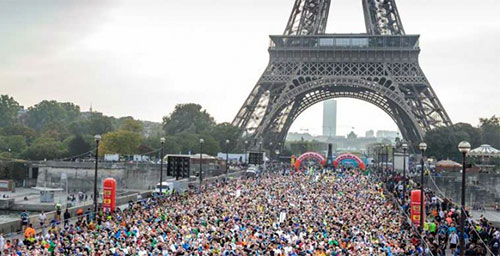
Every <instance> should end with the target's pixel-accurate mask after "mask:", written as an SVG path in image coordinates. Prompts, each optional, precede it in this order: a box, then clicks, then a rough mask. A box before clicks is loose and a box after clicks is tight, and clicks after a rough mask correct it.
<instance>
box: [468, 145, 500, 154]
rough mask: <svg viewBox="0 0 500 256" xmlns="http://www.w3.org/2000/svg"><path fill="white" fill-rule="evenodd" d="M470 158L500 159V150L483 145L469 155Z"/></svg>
mask: <svg viewBox="0 0 500 256" xmlns="http://www.w3.org/2000/svg"><path fill="white" fill-rule="evenodd" d="M468 155H469V156H480V157H500V150H498V149H496V148H494V147H492V146H490V145H488V144H483V145H481V146H479V147H478V148H475V149H473V150H471V151H469V153H468Z"/></svg>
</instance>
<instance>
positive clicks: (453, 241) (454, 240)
mask: <svg viewBox="0 0 500 256" xmlns="http://www.w3.org/2000/svg"><path fill="white" fill-rule="evenodd" d="M457 244H458V235H457V234H456V233H455V231H452V232H451V235H450V252H451V253H452V254H453V253H455V248H457Z"/></svg>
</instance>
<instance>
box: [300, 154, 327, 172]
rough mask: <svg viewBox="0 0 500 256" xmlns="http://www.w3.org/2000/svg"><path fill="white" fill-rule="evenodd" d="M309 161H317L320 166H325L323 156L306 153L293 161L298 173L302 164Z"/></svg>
mask: <svg viewBox="0 0 500 256" xmlns="http://www.w3.org/2000/svg"><path fill="white" fill-rule="evenodd" d="M309 159H315V160H317V161H318V162H319V163H320V164H321V165H322V166H325V164H326V158H325V157H324V156H323V155H321V154H318V153H316V152H306V153H304V154H302V155H300V156H299V157H298V158H297V159H296V160H295V169H296V170H297V171H298V170H299V169H300V165H301V164H302V162H303V161H305V160H309Z"/></svg>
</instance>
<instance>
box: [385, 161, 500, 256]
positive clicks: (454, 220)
mask: <svg viewBox="0 0 500 256" xmlns="http://www.w3.org/2000/svg"><path fill="white" fill-rule="evenodd" d="M381 177H383V181H384V183H386V184H387V186H386V188H387V189H388V190H389V191H391V192H393V193H394V195H395V198H399V200H398V201H399V203H401V204H402V208H403V209H404V211H405V212H406V214H407V215H409V214H410V203H411V200H410V193H411V190H412V189H419V188H420V184H418V183H416V182H414V181H412V180H411V179H410V180H408V181H407V183H406V184H407V188H406V191H407V193H406V195H405V200H404V201H403V200H402V199H403V191H404V190H403V185H404V183H403V177H402V176H401V175H400V174H398V173H390V172H388V171H386V172H385V175H383V176H381ZM431 178H432V177H431ZM403 202H404V203H403ZM425 205H426V208H425V223H424V231H423V237H424V238H425V241H426V244H427V247H428V248H427V250H428V254H431V253H432V255H437V256H441V255H443V256H444V255H459V253H460V245H459V244H460V240H459V239H460V235H461V234H460V208H461V207H460V206H459V205H457V204H455V203H454V202H452V201H451V200H450V199H448V198H440V197H438V195H437V194H436V193H435V192H433V191H431V190H426V193H425ZM464 212H465V213H466V221H465V222H464V234H465V237H464V238H465V246H464V247H465V250H464V254H465V255H471V256H472V255H477V256H482V255H494V256H497V255H499V247H500V231H499V230H498V229H497V228H495V227H494V226H493V224H492V223H491V222H490V221H488V220H487V219H486V218H485V217H483V216H481V217H480V219H479V220H473V219H472V218H471V216H470V213H469V211H468V209H467V208H466V209H464ZM447 251H448V254H446V253H447Z"/></svg>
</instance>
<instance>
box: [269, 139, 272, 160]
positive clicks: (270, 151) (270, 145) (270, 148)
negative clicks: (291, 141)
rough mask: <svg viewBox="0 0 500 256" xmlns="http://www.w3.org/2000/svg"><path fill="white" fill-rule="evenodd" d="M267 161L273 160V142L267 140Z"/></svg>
mask: <svg viewBox="0 0 500 256" xmlns="http://www.w3.org/2000/svg"><path fill="white" fill-rule="evenodd" d="M269 161H270V162H272V161H273V143H272V142H269Z"/></svg>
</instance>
